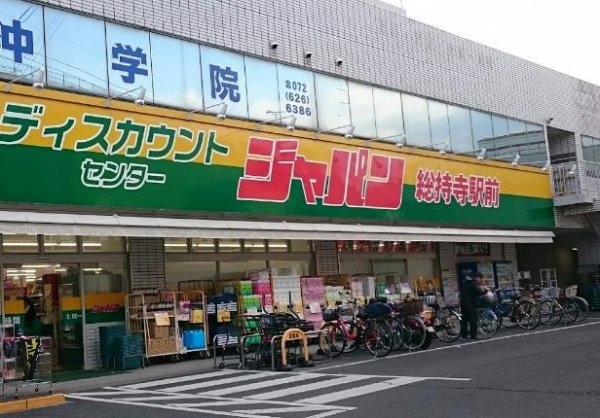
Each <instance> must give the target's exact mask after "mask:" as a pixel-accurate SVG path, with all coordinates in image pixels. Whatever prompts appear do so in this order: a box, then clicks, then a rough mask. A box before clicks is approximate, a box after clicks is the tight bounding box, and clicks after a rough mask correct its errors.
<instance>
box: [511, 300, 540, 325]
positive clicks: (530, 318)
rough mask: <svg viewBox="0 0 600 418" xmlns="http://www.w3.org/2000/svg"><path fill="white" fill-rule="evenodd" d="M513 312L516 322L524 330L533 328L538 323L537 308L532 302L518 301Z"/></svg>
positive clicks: (538, 313)
mask: <svg viewBox="0 0 600 418" xmlns="http://www.w3.org/2000/svg"><path fill="white" fill-rule="evenodd" d="M514 314H515V320H516V321H517V324H518V325H519V326H520V327H521V328H522V329H524V330H526V331H530V330H532V329H535V328H537V326H538V325H539V324H540V312H539V309H538V307H537V305H535V304H534V303H532V302H529V301H523V302H519V304H518V305H515V309H514Z"/></svg>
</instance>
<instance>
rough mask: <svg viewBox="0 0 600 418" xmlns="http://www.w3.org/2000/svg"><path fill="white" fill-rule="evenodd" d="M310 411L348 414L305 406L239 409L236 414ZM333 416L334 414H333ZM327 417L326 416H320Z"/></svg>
mask: <svg viewBox="0 0 600 418" xmlns="http://www.w3.org/2000/svg"><path fill="white" fill-rule="evenodd" d="M310 411H335V412H334V413H335V414H339V413H341V412H346V410H345V409H339V408H337V407H335V406H329V405H303V406H286V407H284V408H262V409H245V410H242V409H239V410H237V411H234V412H244V413H246V414H281V413H285V412H310ZM331 415H333V414H331ZM319 416H326V415H319Z"/></svg>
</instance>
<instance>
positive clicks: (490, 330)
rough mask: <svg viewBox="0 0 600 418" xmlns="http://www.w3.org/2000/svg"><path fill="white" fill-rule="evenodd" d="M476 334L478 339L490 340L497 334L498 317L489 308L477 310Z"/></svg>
mask: <svg viewBox="0 0 600 418" xmlns="http://www.w3.org/2000/svg"><path fill="white" fill-rule="evenodd" d="M477 313H478V315H479V317H478V321H479V323H478V324H477V334H478V337H479V338H482V339H486V340H487V339H488V338H492V337H493V336H494V335H495V334H496V332H498V317H497V316H496V314H495V313H494V311H492V310H491V309H489V308H480V309H478V312H477Z"/></svg>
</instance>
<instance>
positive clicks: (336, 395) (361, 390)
mask: <svg viewBox="0 0 600 418" xmlns="http://www.w3.org/2000/svg"><path fill="white" fill-rule="evenodd" d="M422 380H425V379H424V378H422V377H409V376H402V377H399V378H397V379H392V380H386V381H384V382H379V383H373V384H370V385H367V386H359V387H356V388H352V389H348V390H342V391H340V392H333V393H328V394H325V395H320V396H314V397H312V398H306V399H300V400H298V401H296V402H299V403H316V404H325V403H331V402H337V401H341V400H343V399H349V398H355V397H357V396H362V395H366V394H369V393H375V392H379V391H382V390H387V389H391V388H394V387H397V386H403V385H408V384H409V383H415V382H420V381H422Z"/></svg>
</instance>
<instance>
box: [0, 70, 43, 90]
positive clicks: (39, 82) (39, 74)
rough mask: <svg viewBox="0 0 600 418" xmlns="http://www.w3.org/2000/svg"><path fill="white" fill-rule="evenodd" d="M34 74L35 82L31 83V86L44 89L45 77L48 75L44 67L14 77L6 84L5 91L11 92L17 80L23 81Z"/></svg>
mask: <svg viewBox="0 0 600 418" xmlns="http://www.w3.org/2000/svg"><path fill="white" fill-rule="evenodd" d="M33 74H35V78H34V79H33V82H32V84H31V86H32V87H33V88H34V89H36V90H42V89H43V88H44V78H45V76H46V70H44V69H43V68H39V69H37V70H33V71H31V72H29V73H27V74H23V75H20V76H18V77H17V78H14V79H12V80H10V81H9V82H8V83H6V84H5V85H4V89H3V90H4V91H6V92H9V91H11V90H12V85H13V84H14V83H16V82H17V81H21V80H24V79H26V78H27V77H29V76H32V75H33Z"/></svg>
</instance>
